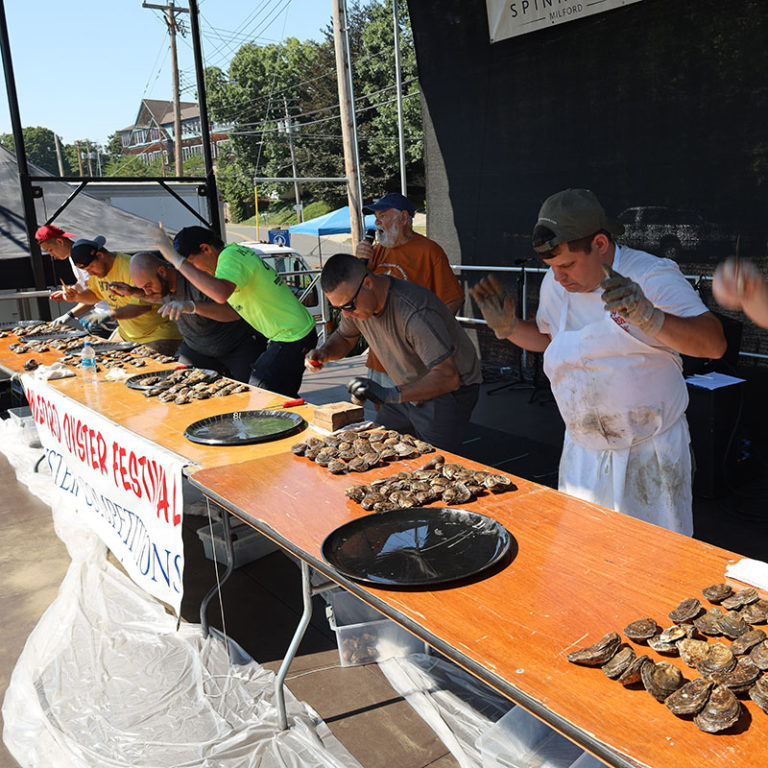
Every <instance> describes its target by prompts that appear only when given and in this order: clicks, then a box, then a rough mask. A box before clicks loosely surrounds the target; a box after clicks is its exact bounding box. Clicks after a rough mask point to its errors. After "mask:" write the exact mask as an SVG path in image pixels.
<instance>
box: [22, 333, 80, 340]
mask: <svg viewBox="0 0 768 768" xmlns="http://www.w3.org/2000/svg"><path fill="white" fill-rule="evenodd" d="M87 335H88V331H59V332H58V333H39V334H37V335H36V336H19V341H23V342H30V341H53V340H54V339H79V338H81V337H83V336H87Z"/></svg>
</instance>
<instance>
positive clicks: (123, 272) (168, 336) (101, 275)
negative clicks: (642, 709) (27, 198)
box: [67, 235, 181, 355]
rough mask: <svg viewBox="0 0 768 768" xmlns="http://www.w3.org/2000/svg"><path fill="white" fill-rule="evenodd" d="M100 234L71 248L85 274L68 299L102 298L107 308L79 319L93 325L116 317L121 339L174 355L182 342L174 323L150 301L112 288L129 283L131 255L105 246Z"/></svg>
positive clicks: (88, 301)
mask: <svg viewBox="0 0 768 768" xmlns="http://www.w3.org/2000/svg"><path fill="white" fill-rule="evenodd" d="M105 242H106V241H105V239H104V238H103V237H102V236H100V235H99V236H98V237H95V238H94V239H93V240H86V239H80V240H76V241H75V242H74V243H73V245H72V248H71V257H72V261H73V262H74V263H75V265H76V266H77V267H79V268H80V269H82V270H83V271H85V272H86V273H87V274H88V284H87V286H86V288H85V290H83V291H73V292H71V294H70V295H71V298H70V296H69V295H68V297H67V298H68V300H69V301H77V302H80V303H81V304H87V305H91V306H93V305H95V304H96V303H97V302H99V301H101V300H104V301H106V303H107V305H108V311H107V312H106V313H104V312H96V311H94V312H91V313H90V314H89V315H86V316H85V317H84V318H83V319H82V321H81V322H83V324H84V325H85V326H86V327H87V328H89V329H94V328H96V327H98V326H100V325H103V324H104V323H106V322H108V321H110V320H116V321H117V334H118V336H119V338H120V339H122V340H123V341H134V342H136V343H137V344H144V345H146V346H148V347H150V348H152V349H154V350H155V351H156V352H158V353H160V354H162V355H173V354H174V353H175V352H176V350H177V349H178V347H179V344H180V343H181V334H180V333H179V329H178V328H177V327H176V323H174V322H173V321H172V320H169V319H168V318H165V317H163V316H162V315H160V314H159V313H158V311H157V307H156V306H155V305H153V304H148V303H147V302H144V301H141V300H139V299H136V298H131V297H130V296H122V295H120V294H119V293H118V292H116V291H113V290H111V286H112V285H113V284H115V285H116V287H118V288H119V287H120V286H122V285H124V284H126V283H130V261H131V257H130V256H129V255H128V254H126V253H113V252H112V251H109V250H107V248H105V247H104V244H105Z"/></svg>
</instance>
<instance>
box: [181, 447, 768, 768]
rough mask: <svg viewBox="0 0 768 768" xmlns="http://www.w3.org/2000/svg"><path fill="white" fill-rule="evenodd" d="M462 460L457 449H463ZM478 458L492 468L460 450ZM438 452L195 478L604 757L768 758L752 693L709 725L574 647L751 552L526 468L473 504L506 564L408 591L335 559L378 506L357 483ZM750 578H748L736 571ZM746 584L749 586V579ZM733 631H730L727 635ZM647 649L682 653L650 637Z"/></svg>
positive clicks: (652, 760) (689, 762)
mask: <svg viewBox="0 0 768 768" xmlns="http://www.w3.org/2000/svg"><path fill="white" fill-rule="evenodd" d="M449 460H450V459H449ZM456 460H457V461H459V462H460V463H462V464H464V465H465V466H470V467H474V468H482V467H481V465H477V464H474V463H473V462H469V461H466V460H463V459H460V458H457V459H456ZM423 461H424V459H423V458H421V459H414V460H411V461H405V462H399V463H397V464H394V465H390V466H389V467H388V468H379V469H376V470H371V471H369V472H366V473H364V474H352V475H343V476H334V475H331V474H330V473H328V472H327V471H326V470H325V469H324V468H322V467H319V466H317V465H314V464H312V463H311V462H309V461H308V460H306V459H304V458H300V457H297V456H293V455H292V454H282V455H273V456H268V457H265V458H262V459H258V460H254V461H251V462H248V463H246V464H241V465H239V466H236V467H224V466H222V467H218V468H215V469H205V470H201V471H198V472H195V473H194V474H193V475H192V476H191V480H192V482H193V483H194V484H195V485H197V486H198V487H199V488H200V489H201V490H202V491H203V492H204V493H205V494H206V495H207V496H209V497H211V498H213V499H214V500H216V501H218V502H219V503H221V504H223V506H225V507H226V508H228V509H230V511H232V512H233V513H234V514H236V515H237V516H238V517H240V518H242V519H244V520H245V521H246V522H249V523H250V524H252V525H253V526H254V527H255V528H257V529H258V530H260V531H262V532H264V533H266V534H267V535H268V536H270V537H271V538H273V539H274V540H275V541H277V542H278V543H280V544H281V545H283V546H284V547H285V548H286V549H288V550H289V551H291V552H293V553H294V554H296V555H298V556H300V557H301V558H303V559H304V560H305V561H307V562H308V563H309V564H310V565H311V566H312V567H314V568H316V569H317V570H319V571H321V572H323V573H324V574H325V575H327V576H329V577H330V578H332V579H333V580H335V581H337V582H339V583H341V584H342V585H343V586H344V587H345V588H347V589H349V590H350V591H352V592H353V593H355V594H357V595H358V596H359V597H362V598H363V599H364V600H366V601H367V602H368V603H370V604H371V605H373V606H374V607H376V608H377V609H379V610H381V611H382V612H384V613H386V614H387V615H389V616H390V617H392V618H393V619H395V620H396V621H398V622H399V623H400V624H402V625H403V626H405V627H406V628H407V629H409V630H411V631H414V632H415V633H416V634H418V635H419V636H420V637H422V638H423V639H424V640H426V641H427V642H428V643H430V644H431V645H433V646H434V647H435V648H437V649H438V650H439V651H441V652H443V653H445V654H446V655H448V656H450V657H451V658H453V659H454V660H455V661H457V662H458V663H459V664H461V665H462V666H464V667H465V668H466V669H468V670H469V671H470V672H472V673H474V674H476V675H477V676H478V677H480V678H481V679H483V680H485V681H486V682H487V683H489V684H490V685H492V686H493V687H494V688H496V689H497V690H499V691H501V692H502V693H503V694H505V695H506V696H508V697H509V698H511V699H512V700H514V701H516V702H517V703H519V704H522V705H523V706H524V707H525V708H526V709H528V710H530V711H532V712H533V713H534V714H536V715H538V716H539V717H541V718H542V719H544V720H545V721H546V722H548V723H549V724H550V725H552V726H553V727H555V728H557V729H558V730H559V731H561V732H562V733H564V734H565V735H566V736H569V737H570V738H572V739H573V740H575V741H577V742H579V743H580V744H581V745H582V746H583V747H585V748H587V749H589V750H590V751H592V752H593V753H595V754H597V755H598V756H599V757H601V758H602V759H604V760H607V761H609V762H610V763H611V764H613V765H619V766H652V767H653V768H670V767H671V766H675V768H683V767H687V766H690V767H691V768H693V767H694V766H695V767H696V768H699V767H700V766H701V765H713V766H715V765H716V766H744V765H753V764H754V765H761V764H762V760H763V759H764V758H763V755H764V754H765V750H766V746H765V745H766V736H768V715H766V714H765V713H764V712H762V711H761V710H760V709H759V708H758V707H757V705H755V704H754V703H753V702H752V701H750V700H748V699H747V700H744V699H743V697H742V702H743V704H744V707H745V709H746V714H745V715H743V717H742V719H741V720H740V721H739V723H738V724H737V725H736V726H734V728H733V729H732V730H731V731H729V732H728V733H726V734H720V735H711V734H706V733H703V732H701V731H699V730H698V729H697V728H696V726H695V725H694V724H693V723H692V722H690V721H686V720H682V719H679V718H677V717H675V716H674V715H673V714H672V713H671V712H670V711H669V710H667V708H666V707H665V706H664V705H663V704H661V703H659V702H658V701H656V700H655V699H653V698H652V697H651V696H650V694H648V693H647V692H646V691H645V690H643V689H642V688H640V689H637V688H636V687H635V688H634V689H627V688H624V687H623V686H622V685H621V684H620V683H618V682H615V681H612V680H610V679H609V678H608V677H606V676H605V675H604V674H603V672H602V671H601V670H600V669H599V668H588V667H581V666H577V665H574V664H571V663H569V662H568V661H567V660H566V658H565V657H566V654H567V653H569V652H570V651H571V650H574V649H575V648H579V647H584V646H588V645H591V644H592V643H594V642H596V641H597V640H599V639H600V638H601V637H602V636H603V635H604V634H606V633H607V632H610V631H617V632H619V633H621V634H622V636H623V628H624V627H625V626H626V625H627V624H629V623H630V622H632V621H634V620H636V619H641V618H645V617H652V618H654V619H655V620H656V621H657V622H658V623H659V625H660V626H662V627H667V626H670V625H671V624H672V622H671V621H670V620H669V619H668V618H667V614H668V613H669V612H670V611H671V610H673V609H674V608H675V607H676V606H677V605H678V603H679V602H680V601H681V600H683V599H684V598H687V597H699V598H700V599H701V600H702V603H703V604H704V605H705V606H706V605H708V603H707V601H706V600H705V599H704V598H703V597H702V596H701V590H702V589H703V588H704V587H707V586H709V585H710V584H714V583H717V582H721V581H724V580H725V579H724V570H725V566H726V565H727V564H728V563H730V562H734V561H736V560H738V559H739V556H738V555H735V554H734V553H731V552H727V551H725V550H722V549H719V548H717V547H714V546H711V545H708V544H705V543H703V542H700V541H696V540H694V539H689V538H686V537H684V536H681V535H679V534H675V533H671V532H669V531H666V530H664V529H661V528H658V527H656V526H653V525H649V524H647V523H644V522H642V521H639V520H635V519H633V518H631V517H627V516H625V515H621V514H618V513H616V512H613V511H610V510H607V509H604V508H602V507H598V506H596V505H593V504H589V503H586V502H583V501H580V500H578V499H575V498H573V497H570V496H567V495H565V494H561V493H559V492H557V491H554V490H552V489H550V488H545V487H543V486H539V485H536V484H535V483H531V482H528V481H526V480H522V479H519V478H513V479H514V481H515V482H516V483H517V485H518V490H516V491H513V492H507V493H503V494H498V495H494V496H484V497H482V498H480V499H478V500H476V501H473V502H470V503H468V504H466V505H464V506H465V508H466V509H469V510H472V511H476V512H480V513H483V514H486V515H488V516H490V517H492V518H495V519H496V520H498V521H499V522H500V523H502V524H503V525H504V526H505V527H506V528H507V530H508V531H509V532H510V533H511V534H512V535H513V537H514V539H515V541H516V546H517V552H516V555H515V557H514V559H513V560H512V561H511V562H510V563H509V564H508V565H506V566H505V567H504V568H502V569H501V570H499V571H497V572H495V573H493V575H491V576H489V577H487V578H485V579H482V580H479V581H475V582H474V583H469V584H464V585H461V586H457V587H454V588H450V589H439V590H438V589H434V590H424V591H402V590H400V591H398V590H395V589H391V588H377V587H371V586H367V585H365V586H364V585H361V584H356V583H354V582H351V581H349V580H347V579H345V578H344V577H341V576H339V574H337V573H336V572H335V571H333V570H332V569H331V568H330V567H329V565H328V564H327V563H325V561H324V560H323V558H322V554H321V546H322V543H323V540H324V539H325V537H326V536H327V535H328V534H329V533H331V532H332V531H333V530H334V529H335V528H337V527H338V526H340V525H342V524H344V523H346V522H348V521H350V520H352V519H354V518H356V517H360V516H362V515H365V514H368V513H366V512H364V511H363V510H362V508H361V507H360V506H359V505H358V504H356V503H354V502H352V501H351V500H349V499H347V498H346V497H345V496H344V489H345V488H346V487H348V486H349V485H352V484H358V483H369V482H370V481H371V480H372V479H375V478H376V477H381V476H385V475H391V474H394V472H396V471H398V470H399V469H411V470H412V469H415V468H417V467H418V466H419V465H420V464H421V463H423ZM734 585H736V583H734ZM738 586H743V585H738ZM725 642H728V641H725ZM630 644H631V645H633V646H634V647H635V650H636V651H637V652H638V655H639V654H640V653H647V654H648V655H649V656H650V657H651V658H653V659H654V660H655V661H662V660H669V661H672V663H674V664H677V665H678V666H680V668H681V669H682V671H683V674H684V676H685V677H686V679H692V678H693V677H696V676H698V673H696V672H695V671H694V670H691V669H689V668H688V667H687V666H685V665H684V664H683V662H682V661H681V660H680V659H679V658H676V657H670V658H665V657H663V656H661V655H660V654H658V653H656V652H655V651H652V650H650V649H649V648H647V646H637V645H636V644H634V643H630Z"/></svg>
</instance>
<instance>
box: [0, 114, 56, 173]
mask: <svg viewBox="0 0 768 768" xmlns="http://www.w3.org/2000/svg"><path fill="white" fill-rule="evenodd" d="M21 134H22V137H23V139H24V150H25V152H26V154H27V162H29V163H33V164H34V165H36V166H37V167H38V168H42V169H43V170H45V171H48V173H52V174H53V175H54V176H58V175H59V164H58V162H57V160H56V144H55V141H54V138H53V131H52V130H51V129H50V128H42V127H40V126H37V127H34V128H31V127H27V128H22V129H21ZM59 143H60V144H62V142H61V140H59ZM0 144H2V145H3V146H4V147H5V148H6V149H9V150H10V151H12V152H15V151H16V143H15V142H14V140H13V134H11V133H4V134H2V135H0ZM62 146H63V144H62ZM62 155H63V156H64V162H63V165H64V174H65V175H67V174H68V173H70V171H71V167H70V165H69V163H68V161H67V157H66V155H65V154H64V153H63V152H62Z"/></svg>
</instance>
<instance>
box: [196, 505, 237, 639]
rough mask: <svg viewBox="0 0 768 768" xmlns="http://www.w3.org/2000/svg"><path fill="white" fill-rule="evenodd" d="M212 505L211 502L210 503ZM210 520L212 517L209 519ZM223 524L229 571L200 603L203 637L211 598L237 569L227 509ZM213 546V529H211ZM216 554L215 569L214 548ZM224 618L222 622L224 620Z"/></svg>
mask: <svg viewBox="0 0 768 768" xmlns="http://www.w3.org/2000/svg"><path fill="white" fill-rule="evenodd" d="M209 503H210V502H209ZM208 519H209V520H210V516H209V518H208ZM221 522H222V525H223V527H224V532H223V534H222V535H223V536H224V546H225V547H226V548H227V570H226V571H224V576H223V578H222V579H221V580H220V581H217V583H216V584H215V585H214V586H213V587H211V589H210V591H209V592H208V594H207V595H206V596H205V597H204V598H203V600H202V602H201V603H200V629H201V630H202V632H203V637H208V616H207V613H208V603H210V602H211V598H212V597H213V596H214V595H215V594H216V593H217V592H218V591H219V590H220V589H221V587H222V586H223V585H224V583H225V582H226V580H227V579H228V578H229V577H230V576H231V575H232V571H233V570H234V569H235V550H234V548H233V546H232V534H231V532H230V527H229V512H227V510H226V509H222V510H221ZM211 544H212V546H213V527H211ZM213 551H214V554H213V557H214V568H215V567H216V548H215V546H214V548H213ZM223 618H224V617H223V616H222V620H223Z"/></svg>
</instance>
